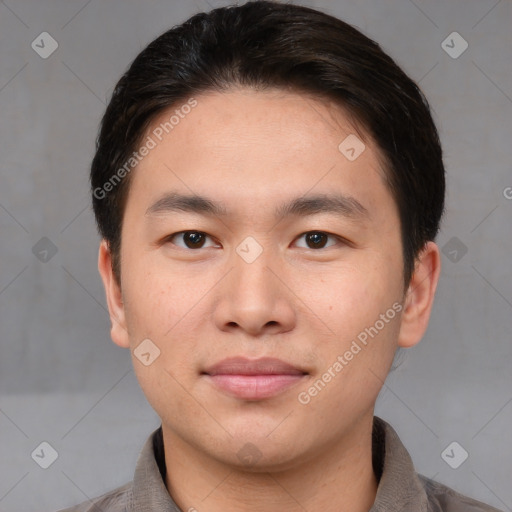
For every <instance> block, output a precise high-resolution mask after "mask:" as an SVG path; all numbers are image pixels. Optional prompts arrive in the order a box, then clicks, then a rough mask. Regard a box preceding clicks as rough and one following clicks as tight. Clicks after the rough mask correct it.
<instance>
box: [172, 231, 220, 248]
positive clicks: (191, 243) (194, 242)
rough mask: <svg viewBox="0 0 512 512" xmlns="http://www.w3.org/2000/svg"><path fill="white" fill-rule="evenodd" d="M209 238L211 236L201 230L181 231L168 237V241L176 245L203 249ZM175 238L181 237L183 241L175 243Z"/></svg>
mask: <svg viewBox="0 0 512 512" xmlns="http://www.w3.org/2000/svg"><path fill="white" fill-rule="evenodd" d="M207 238H210V237H209V236H208V235H207V234H206V233H203V232H201V231H180V232H179V233H174V234H173V235H171V236H169V237H167V239H166V242H170V243H173V244H174V245H177V246H178V247H182V248H184V249H202V248H203V247H204V243H205V240H206V239H207ZM175 239H178V240H180V239H181V240H182V242H181V243H175V242H174V240H175ZM183 244H184V245H183Z"/></svg>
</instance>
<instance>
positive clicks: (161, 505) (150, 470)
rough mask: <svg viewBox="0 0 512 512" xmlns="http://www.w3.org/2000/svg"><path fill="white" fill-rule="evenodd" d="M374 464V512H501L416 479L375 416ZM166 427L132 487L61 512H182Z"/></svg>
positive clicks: (150, 442) (391, 433) (155, 436)
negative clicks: (171, 484) (171, 488)
mask: <svg viewBox="0 0 512 512" xmlns="http://www.w3.org/2000/svg"><path fill="white" fill-rule="evenodd" d="M372 463H373V470H374V472H375V476H376V478H377V481H378V487H377V494H376V497H375V501H374V503H373V505H372V507H371V509H370V510H369V512H400V511H402V512H502V511H500V510H498V509H496V508H494V507H491V506H489V505H486V504H484V503H482V502H480V501H477V500H474V499H472V498H469V497H467V496H464V495H462V494H459V493H458V492H456V491H454V490H453V489H451V488H449V487H447V486H445V485H443V484H440V483H438V482H435V481H434V480H431V479H430V478H427V477H425V476H423V475H420V474H418V473H416V471H415V469H414V465H413V463H412V460H411V457H410V455H409V453H408V452H407V450H406V448H405V446H404V445H403V444H402V442H401V441H400V438H399V437H398V434H397V433H396V432H395V430H394V429H393V428H392V427H391V425H389V424H388V423H387V422H385V421H384V420H382V419H381V418H379V417H377V416H374V418H373V431H372ZM165 475H166V467H165V455H164V445H163V436H162V426H160V427H159V428H158V429H157V430H155V431H154V432H153V433H152V434H151V435H150V436H149V438H148V439H147V441H146V442H145V444H144V447H143V448H142V451H141V452H140V455H139V458H138V460H137V464H136V467H135V474H134V478H133V481H132V482H130V483H127V484H125V485H123V486H121V487H118V488H117V489H114V490H113V491H110V492H108V493H106V494H103V495H102V496H99V497H97V498H94V499H92V500H89V501H87V502H84V503H81V504H80V505H77V506H75V507H71V508H68V509H65V510H61V511H60V512H100V511H101V512H183V511H181V509H180V508H179V507H178V506H177V505H176V503H175V502H174V500H173V499H172V497H171V496H170V494H169V492H168V491H167V488H166V486H165Z"/></svg>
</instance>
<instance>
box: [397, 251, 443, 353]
mask: <svg viewBox="0 0 512 512" xmlns="http://www.w3.org/2000/svg"><path fill="white" fill-rule="evenodd" d="M440 273H441V256H440V254H439V248H438V247H437V245H436V244H435V243H434V242H427V243H426V245H425V247H424V248H423V249H422V251H421V252H420V254H419V255H418V257H417V259H416V265H415V268H414V274H413V276H412V278H411V281H410V283H409V287H408V289H407V293H406V297H405V301H404V309H403V313H402V318H401V324H400V333H399V335H398V346H400V347H404V348H410V347H412V346H414V345H416V344H417V343H418V342H419V341H420V340H421V338H422V337H423V335H424V334H425V331H426V330H427V326H428V321H429V318H430V312H431V311H432V305H433V303H434V295H435V293H436V288H437V282H438V281H439V275H440Z"/></svg>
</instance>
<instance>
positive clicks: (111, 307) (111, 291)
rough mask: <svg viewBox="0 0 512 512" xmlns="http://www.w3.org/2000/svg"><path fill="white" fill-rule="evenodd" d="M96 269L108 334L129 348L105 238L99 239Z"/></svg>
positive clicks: (121, 307)
mask: <svg viewBox="0 0 512 512" xmlns="http://www.w3.org/2000/svg"><path fill="white" fill-rule="evenodd" d="M98 271H99V273H100V275H101V279H102V281H103V286H104V287H105V294H106V297H107V306H108V311H109V314H110V321H111V322H112V327H111V329H110V336H111V338H112V341H113V342H114V343H115V344H116V345H119V346H120V347H123V348H129V346H130V340H129V338H128V331H127V329H126V319H125V309H124V304H123V298H122V294H121V287H120V284H119V283H118V282H117V280H116V278H115V276H114V272H113V270H112V255H111V253H110V249H109V247H108V243H107V241H106V240H105V239H103V240H102V241H101V244H100V248H99V253H98Z"/></svg>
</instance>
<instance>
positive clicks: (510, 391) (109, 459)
mask: <svg viewBox="0 0 512 512" xmlns="http://www.w3.org/2000/svg"><path fill="white" fill-rule="evenodd" d="M225 4H226V2H220V1H219V2H216V1H214V0H209V1H208V2H206V1H203V0H196V1H189V0H187V1H178V0H176V1H172V2H171V1H156V0H154V1H147V2H142V1H135V0H130V1H120V0H111V1H108V2H100V1H99V0H90V1H87V0H83V1H78V0H74V1H64V0H61V1H50V0H45V1H36V0H21V1H14V0H6V1H5V2H0V228H1V248H0V336H1V338H0V343H1V345H0V350H1V352H0V354H1V357H0V442H1V445H0V475H1V477H0V510H1V511H4V512H5V511H30V510H34V511H35V510H38V511H41V510H55V509H58V508H61V507H65V506H70V505H72V504H75V503H78V502H81V501H84V500H86V499H87V497H93V496H96V495H98V494H100V493H103V492H106V491H108V490H110V489H112V488H114V487H115V486H118V485H121V484H123V483H125V482H127V481H128V480H131V478H132V474H133V468H134V465H135V462H136V458H137V455H138V453H139V450H140V448H141V447H142V444H143V443H144V441H145V439H146V437H147V436H148V434H149V433H150V432H151V431H152V430H153V429H154V428H156V427H157V426H158V425H159V420H158V417H157V416H156V414H155V413H154V411H153V410H152V409H151V408H150V406H149V405H148V404H147V403H146V401H145V398H144V396H143V394H142V392H141V391H140V390H139V387H138V384H137V382H136V379H135V377H134V374H133V371H132V369H131V362H130V357H129V352H128V351H126V350H122V349H120V348H118V347H117V346H115V345H114V344H113V343H112V342H111V341H110V338H109V319H108V315H107V312H106V309H105V300H104V293H103V289H102V285H101V282H100V278H99V275H98V274H97V270H96V257H97V246H98V242H99V238H98V236H97V234H96V231H95V225H94V221H93V217H92V213H91V210H90V207H89V195H88V166H89V163H90V160H91V157H92V155H93V148H94V139H95V136H96V132H97V126H98V123H99V120H100V116H101V115H102V113H103V111H104V108H105V104H106V101H107V100H108V98H109V97H110V94H111V92H112V89H113V86H114V84H115V83H116V81H117V80H118V78H119V77H120V75H121V74H122V72H123V71H124V70H125V69H126V67H127V66H128V65H129V63H130V62H131V60H132V59H133V58H134V57H135V56H136V55H137V54H138V52H139V51H140V50H141V49H142V48H143V47H144V46H145V45H146V44H147V43H149V42H150V41H151V40H152V39H154V38H155V37H156V36H157V35H159V34H160V33H161V32H163V31H164V30H166V29H168V28H170V27H171V26H173V25H175V24H177V23H180V22H182V21H184V20H185V19H186V18H187V17H188V16H190V15H191V14H193V13H195V12H197V11H199V10H209V9H210V7H211V6H219V5H225ZM304 4H305V5H311V6H315V7H318V8H321V9H324V10H326V11H327V12H329V13H332V14H334V15H337V16H339V17H341V18H343V19H344V20H346V21H347V22H349V23H352V24H354V25H356V26H357V27H359V28H360V29H361V30H362V31H363V32H364V33H366V34H367V35H369V36H370V37H372V38H374V39H375V40H377V41H378V42H379V43H380V44H381V45H382V47H383V48H384V50H385V51H388V52H389V53H390V54H391V55H392V56H393V57H394V58H395V59H396V60H397V62H398V63H399V64H400V65H402V66H403V68H404V69H405V70H406V72H407V73H409V74H410V76H411V77H412V78H414V79H415V80H416V81H419V82H420V85H421V87H422V89H423V90H424V92H425V94H426V95H427V97H428V98H429V100H430V102H431V105H432V107H433V109H434V114H435V119H436V121H437V123H438V126H439V130H440V134H441V138H442V141H443V146H444V150H445V163H446V168H447V172H448V195H447V213H446V217H445V219H444V224H443V228H442V232H441V233H440V235H439V238H438V242H439V244H440V246H442V247H444V254H443V271H442V277H441V282H440V286H439V288H438V293H437V301H436V304H435V307H434V311H433V316H432V320H431V324H430V327H429V330H428V332H427V335H426V336H425V338H424V340H423V341H422V342H421V343H420V344H419V345H418V346H417V347H415V348H413V349H409V350H407V351H406V353H405V359H404V362H403V364H402V365H401V366H400V367H399V368H398V369H397V370H396V371H395V372H393V373H391V374H390V376H389V378H388V380H387V381H386V384H385V386H384V387H383V390H382V393H381V395H380V397H379V400H378V404H377V411H376V412H377V414H378V415H380V416H381V417H383V418H384V419H386V420H388V421H389V422H390V423H391V424H392V425H393V426H394V427H395V429H396V430H397V432H398V433H399V435H400V436H401V438H402V440H403V442H404V443H405V445H406V446H407V448H408V449H409V451H410V453H411V456H412V457H413V460H414V462H415V465H416V468H417V470H418V471H419V472H420V473H423V474H425V475H426V476H429V477H433V478H435V479H437V480H439V481H441V482H443V483H446V484H447V485H450V486H452V487H454V488H455V489H456V490H458V491H460V492H462V493H464V494H468V495H470V496H472V497H475V498H477V499H480V500H482V501H485V502H487V503H490V504H492V505H494V506H496V507H498V508H501V509H502V510H511V507H512V486H511V485H510V484H511V480H512V443H511V435H510V432H511V420H512V386H511V384H512V376H511V367H512V364H511V363H512V344H511V342H510V341H511V332H512V330H511V317H512V315H511V308H512V288H511V286H510V284H511V265H510V254H511V249H512V247H511V246H512V236H511V234H512V233H511V231H512V230H511V227H510V226H511V222H510V219H511V213H512V200H510V199H507V197H506V196H508V197H509V198H510V197H511V195H512V194H511V193H507V190H508V191H510V190H511V189H507V187H511V186H512V173H511V168H512V164H511V158H510V156H511V133H512V99H511V98H512V65H511V60H512V57H511V55H512V44H511V43H512V32H511V31H510V26H511V23H512V3H511V2H509V1H505V0H502V1H497V0H471V1H468V0H450V1H442V0H432V1H431V0H428V1H427V0H414V2H413V1H412V0H365V1H358V2H351V1H348V0H347V1H342V0H337V1H328V0H323V1H320V0H319V1H308V2H304ZM43 31H47V32H49V33H50V34H51V36H52V37H53V38H55V40H56V41H57V42H58V45H59V46H58V49H57V50H56V51H55V53H53V54H52V55H51V56H49V57H48V58H47V59H43V58H41V57H40V56H39V55H38V53H36V51H34V50H33V49H32V48H31V43H32V41H34V40H36V42H37V41H38V40H39V41H40V38H39V39H36V38H37V37H38V36H39V34H41V32H43ZM453 31H457V32H459V33H460V34H461V36H462V37H463V38H464V39H465V40H466V41H467V42H468V44H469V47H468V49H467V50H466V51H465V52H464V53H463V54H462V55H460V56H459V57H458V58H452V57H451V56H450V55H448V54H447V53H446V51H445V50H444V49H443V47H442V45H441V43H442V42H443V40H445V39H446V37H447V36H448V35H449V34H450V33H452V32H453ZM449 44H450V45H452V46H454V45H455V50H457V49H459V48H461V46H460V41H455V42H454V43H451V42H449ZM46 48H48V46H46ZM42 237H47V238H49V239H50V240H51V241H52V243H53V244H54V245H55V247H56V249H57V253H56V254H55V255H53V256H52V257H51V258H50V259H49V260H48V261H46V262H45V261H41V260H40V259H38V258H37V257H36V255H34V254H33V251H32V248H33V246H34V245H35V244H36V243H37V242H38V241H39V240H40V239H41V238H42ZM453 237H456V239H455V240H452V241H451V242H449V241H450V240H451V239H452V238H453ZM446 244H448V245H446ZM464 247H466V248H467V253H466V254H464ZM454 251H455V252H454ZM36 252H37V251H36ZM51 255H52V253H51V252H50V253H48V255H47V258H48V257H50V256H51ZM461 256H462V257H461ZM39 258H42V259H44V258H43V257H42V255H41V254H39ZM42 441H46V442H48V443H50V445H51V446H53V448H54V449H55V450H56V451H57V453H58V458H57V460H56V461H55V462H54V463H53V464H52V465H51V466H50V467H49V468H48V469H42V468H41V467H39V465H38V464H36V462H35V461H34V460H33V459H32V458H31V453H32V452H33V450H34V449H35V448H36V447H38V446H39V444H40V443H41V442H42ZM452 441H457V442H458V443H459V444H460V445H461V446H462V447H463V448H464V449H465V450H467V452H468V453H469V457H468V459H467V460H466V461H465V462H464V463H463V464H462V465H461V466H460V467H459V468H458V469H452V468H451V467H450V466H448V464H447V463H446V462H445V461H444V460H443V458H442V457H441V452H442V451H443V450H444V449H445V448H446V447H447V446H448V445H449V444H450V443H451V442H452ZM454 453H455V455H456V456H457V457H458V456H459V453H458V452H454Z"/></svg>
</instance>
